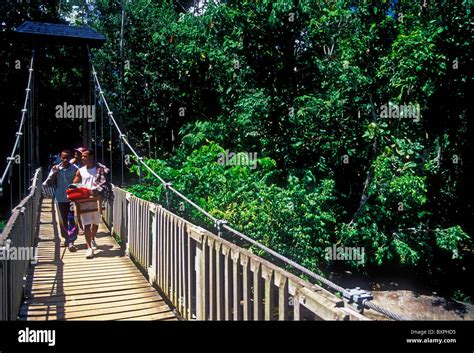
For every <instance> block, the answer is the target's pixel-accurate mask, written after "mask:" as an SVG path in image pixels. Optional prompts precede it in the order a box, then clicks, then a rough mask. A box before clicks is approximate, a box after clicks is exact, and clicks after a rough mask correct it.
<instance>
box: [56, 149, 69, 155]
mask: <svg viewBox="0 0 474 353" xmlns="http://www.w3.org/2000/svg"><path fill="white" fill-rule="evenodd" d="M63 153H67V154H68V155H71V151H69V150H62V151H61V153H60V154H59V155H61V154H63Z"/></svg>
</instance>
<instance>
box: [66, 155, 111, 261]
mask: <svg viewBox="0 0 474 353" xmlns="http://www.w3.org/2000/svg"><path fill="white" fill-rule="evenodd" d="M82 162H83V163H84V166H83V167H82V168H79V169H78V170H77V172H76V176H75V178H74V184H77V183H80V184H81V185H82V186H84V187H86V188H88V189H90V190H92V195H93V196H102V197H104V198H105V199H107V198H108V197H109V195H110V193H111V187H110V182H109V181H108V178H107V176H108V173H109V169H108V168H107V167H106V166H105V165H103V164H101V163H97V162H96V161H95V156H94V151H93V150H92V149H89V148H87V149H85V150H84V151H83V152H82ZM81 209H82V210H94V209H95V211H90V212H86V213H83V214H81V216H80V218H81V223H82V225H83V227H84V233H85V236H86V244H87V251H86V258H87V259H92V258H93V257H94V250H97V243H96V241H95V237H96V235H97V230H98V229H99V224H100V213H99V210H97V203H96V202H95V201H91V202H85V203H84V204H83V205H82V206H81Z"/></svg>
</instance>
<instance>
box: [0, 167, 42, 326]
mask: <svg viewBox="0 0 474 353" xmlns="http://www.w3.org/2000/svg"><path fill="white" fill-rule="evenodd" d="M41 180H42V171H41V168H38V169H36V171H35V174H34V176H33V179H32V182H31V186H30V192H29V193H28V195H27V196H26V197H25V198H24V199H23V200H21V201H20V203H19V204H18V205H17V206H16V207H15V208H14V209H13V210H12V215H11V216H10V219H9V220H8V222H7V224H6V226H5V229H4V230H3V232H2V233H1V234H0V250H1V254H2V255H6V254H7V253H10V254H11V251H12V249H13V247H15V248H17V249H18V248H23V249H25V248H28V249H32V248H33V246H34V237H35V234H36V229H37V222H38V209H39V205H40V199H41ZM30 260H31V259H14V258H11V259H10V258H9V257H8V256H2V257H0V320H16V319H17V316H18V312H19V310H20V306H21V302H22V299H23V293H24V292H23V291H24V286H25V281H26V276H27V271H28V266H29V263H30Z"/></svg>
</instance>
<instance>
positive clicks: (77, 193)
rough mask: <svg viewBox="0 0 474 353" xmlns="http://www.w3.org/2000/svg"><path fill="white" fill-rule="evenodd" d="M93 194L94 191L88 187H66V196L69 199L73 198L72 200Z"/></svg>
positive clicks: (85, 197)
mask: <svg viewBox="0 0 474 353" xmlns="http://www.w3.org/2000/svg"><path fill="white" fill-rule="evenodd" d="M91 195H92V192H91V190H90V189H88V188H75V189H66V196H67V198H68V200H71V201H76V200H80V199H87V198H89V197H90V196H91Z"/></svg>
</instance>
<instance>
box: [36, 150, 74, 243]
mask: <svg viewBox="0 0 474 353" xmlns="http://www.w3.org/2000/svg"><path fill="white" fill-rule="evenodd" d="M70 155H71V152H70V151H69V150H63V151H62V152H61V154H60V158H61V163H59V164H55V165H53V167H52V168H51V171H50V173H49V175H48V177H47V178H46V180H45V182H44V183H45V184H46V185H55V186H56V189H55V191H54V198H55V199H56V202H57V206H58V211H59V224H60V229H61V236H62V237H63V238H64V239H65V241H64V246H66V247H67V248H68V249H69V251H71V252H74V251H76V248H75V246H74V241H75V240H76V239H77V233H78V226H77V224H76V222H75V221H74V208H73V205H72V203H71V202H70V201H69V200H68V198H67V196H66V189H67V187H68V185H69V184H71V183H72V181H73V180H74V177H75V175H76V172H77V170H78V168H77V167H76V166H75V165H73V164H71V163H70V162H69V156H70Z"/></svg>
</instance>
